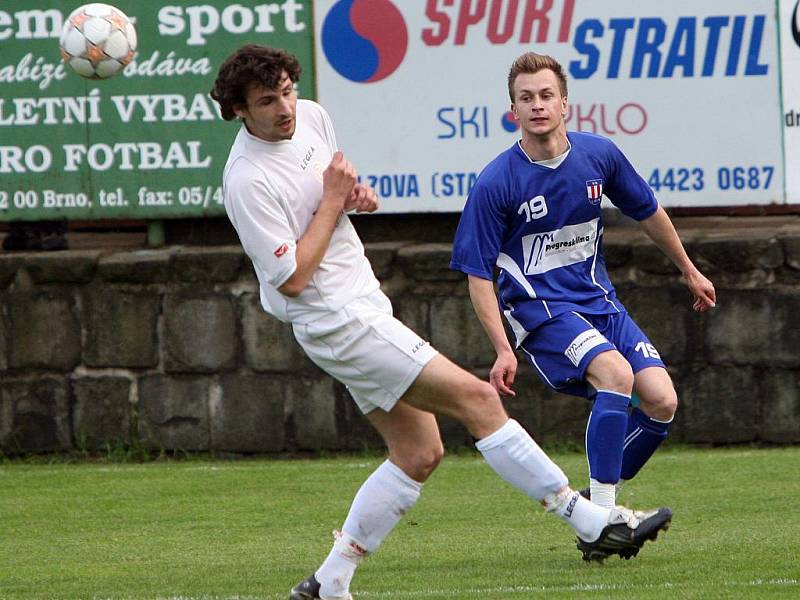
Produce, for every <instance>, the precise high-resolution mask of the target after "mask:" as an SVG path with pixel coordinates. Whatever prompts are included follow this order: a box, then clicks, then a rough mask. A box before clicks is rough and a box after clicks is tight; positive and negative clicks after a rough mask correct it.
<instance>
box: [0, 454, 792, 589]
mask: <svg viewBox="0 0 800 600" xmlns="http://www.w3.org/2000/svg"><path fill="white" fill-rule="evenodd" d="M554 458H555V459H556V460H557V462H558V463H559V464H561V465H562V467H563V468H564V469H565V471H566V472H567V474H568V475H569V476H570V477H571V479H573V480H574V481H575V482H576V483H580V482H582V481H584V479H585V471H586V463H585V460H584V458H583V457H582V456H581V455H580V454H574V453H568V454H562V453H559V454H556V455H554ZM380 461H381V459H380V458H341V459H319V460H293V461H270V460H257V461H256V460H253V461H241V462H215V461H195V460H189V461H183V462H174V461H173V462H169V461H158V462H152V463H146V464H135V465H128V464H123V465H119V464H55V465H30V464H24V463H17V462H7V463H5V464H2V465H0V598H4V599H12V598H13V599H18V598H19V599H22V598H26V599H28V598H30V599H33V598H35V599H50V598H53V599H55V598H58V599H70V600H72V599H81V598H91V599H95V598H96V599H101V598H102V599H106V598H108V599H115V600H121V599H130V600H134V599H135V600H140V599H142V600H144V599H148V600H149V599H153V600H155V599H173V598H175V599H177V598H182V599H185V600H199V599H208V600H211V599H222V598H230V599H233V598H238V599H240V600H245V599H253V600H255V599H261V600H273V599H274V600H285V598H286V597H287V591H288V588H289V587H290V586H291V585H292V584H293V583H295V582H296V581H297V580H299V579H301V578H303V577H305V576H306V575H308V573H310V572H311V571H313V570H314V569H315V568H316V567H317V566H318V564H319V563H320V562H321V560H322V559H323V558H324V556H325V555H326V554H327V552H328V549H329V547H330V544H331V541H332V540H331V537H330V533H331V530H333V529H334V528H337V527H339V526H340V524H341V522H342V520H343V518H344V516H345V514H346V512H347V509H348V507H349V504H350V500H351V499H352V497H353V495H354V493H355V492H356V490H357V489H358V487H359V485H360V484H361V482H362V481H363V479H364V478H365V477H366V476H367V475H368V474H369V473H370V471H371V470H372V469H373V468H374V467H376V466H377V465H378V464H379V463H380ZM798 465H800V448H797V447H793V448H774V449H751V448H745V449H741V448H739V449H722V450H716V449H674V448H673V449H669V448H668V449H665V450H663V451H661V452H660V453H659V455H658V456H657V457H656V460H654V461H653V462H652V464H651V465H648V468H647V469H646V470H645V471H644V472H643V473H642V474H641V475H640V476H639V478H637V480H636V481H635V482H632V483H630V484H629V485H628V487H627V488H626V489H625V490H623V493H622V496H621V499H622V500H623V501H625V502H626V503H628V504H629V505H632V506H634V507H650V506H655V505H657V504H666V505H668V506H670V507H671V508H673V510H674V512H675V518H674V521H673V526H672V528H671V529H670V531H669V532H667V533H666V535H663V536H661V537H660V538H659V540H658V542H657V543H655V544H651V543H648V544H647V545H646V546H645V548H644V549H643V550H642V552H641V554H640V555H639V557H637V558H636V559H634V560H631V561H622V560H618V559H609V560H608V561H606V563H605V564H603V565H597V564H586V563H583V562H582V561H581V560H580V554H579V553H578V551H577V550H576V549H575V544H574V541H573V536H572V535H571V533H570V531H569V529H568V528H567V527H566V526H565V525H564V524H563V523H561V522H560V521H559V520H558V519H555V518H553V517H551V516H549V515H545V514H544V513H543V511H542V510H541V509H540V508H539V507H538V506H536V505H534V504H533V503H532V502H530V501H528V500H527V499H526V498H524V497H523V496H522V495H520V494H518V493H517V492H516V491H515V490H513V489H512V488H510V487H509V486H507V485H506V484H504V483H502V482H500V481H499V480H498V479H497V478H496V477H495V476H494V474H493V473H492V471H491V470H490V469H489V468H488V467H487V466H486V465H485V464H484V463H483V461H482V460H481V459H480V458H479V457H477V456H458V457H449V458H448V459H446V460H445V461H444V463H443V464H442V466H441V467H440V468H439V470H438V471H437V472H436V474H435V475H434V476H433V477H432V478H431V480H430V481H429V482H428V484H427V485H426V486H425V490H424V492H423V495H422V498H421V500H420V502H419V503H418V504H417V506H416V507H415V508H414V509H413V510H412V511H411V512H410V513H409V514H408V516H407V518H406V519H405V520H403V521H402V522H401V523H400V525H399V526H398V527H397V529H396V530H395V531H394V532H393V533H392V535H391V536H390V537H389V538H388V539H387V540H386V542H385V543H384V545H383V547H382V548H381V550H380V552H378V553H377V554H376V555H375V556H372V557H370V558H369V559H368V560H367V561H366V562H365V563H364V564H363V566H362V567H361V568H360V569H359V571H358V573H357V574H356V578H355V580H354V584H353V589H354V591H355V592H357V593H356V600H358V599H359V598H361V599H363V600H371V599H376V600H378V599H381V600H382V599H386V600H391V599H395V598H397V599H408V600H416V599H440V598H455V599H465V600H466V599H482V600H484V599H498V600H499V599H511V600H516V599H523V598H547V599H548V600H549V599H552V598H556V599H559V598H564V599H566V598H570V599H571V598H594V599H605V598H631V599H636V600H638V599H649V598H670V599H674V598H702V599H709V598H720V599H723V598H724V599H728V598H737V599H738V598H769V599H775V598H800V510H798V508H797V507H798V499H799V498H800V478H799V477H798V473H800V469H798Z"/></svg>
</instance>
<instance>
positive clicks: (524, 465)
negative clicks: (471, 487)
mask: <svg viewBox="0 0 800 600" xmlns="http://www.w3.org/2000/svg"><path fill="white" fill-rule="evenodd" d="M403 399H404V400H405V401H406V402H408V403H409V404H411V405H413V406H416V407H418V408H420V409H422V410H425V411H430V412H434V413H437V414H442V415H446V416H449V417H452V418H455V419H457V420H459V421H460V422H461V423H462V424H463V425H464V426H465V427H466V428H467V429H468V430H469V432H470V433H471V434H472V435H473V437H475V438H478V442H477V443H476V447H477V448H478V450H479V451H480V452H481V453H482V454H483V456H484V458H485V459H486V462H487V463H488V464H489V466H490V467H492V469H494V470H495V472H496V473H497V474H498V475H500V477H502V478H503V479H504V480H505V481H507V482H508V483H510V484H511V485H513V486H514V487H516V488H517V489H518V490H520V491H521V492H523V493H524V494H526V495H527V496H529V497H530V498H532V499H534V500H536V501H538V502H540V503H542V505H543V506H544V507H545V509H546V510H548V511H550V512H554V513H555V514H556V515H558V516H559V517H561V518H562V519H563V520H564V521H565V522H566V523H568V524H569V525H570V526H571V527H572V528H573V529H574V530H575V532H576V533H577V534H578V536H579V537H580V538H581V539H583V540H587V541H593V540H597V539H598V538H599V537H600V535H601V533H602V532H603V530H604V529H605V528H606V527H607V525H608V523H609V518H610V511H608V510H607V509H603V508H601V507H598V506H595V505H593V504H592V503H591V502H587V501H586V499H585V498H583V497H581V496H580V495H579V494H578V493H577V492H574V491H573V490H572V489H570V488H569V486H568V482H567V478H566V476H565V475H564V473H563V472H562V471H561V469H560V468H559V467H558V466H557V465H556V464H555V463H554V462H553V461H552V460H551V459H550V458H549V457H548V456H547V455H546V454H545V453H544V452H543V451H542V449H541V448H540V447H539V446H538V445H537V444H536V442H535V441H534V440H533V438H531V436H530V435H529V434H528V432H527V431H525V430H524V429H523V428H522V426H520V424H519V423H517V421H515V420H513V419H509V418H508V415H507V414H506V412H505V409H504V408H503V406H502V403H501V402H500V397H499V396H498V395H497V392H496V391H495V389H494V388H493V387H492V386H491V385H490V384H489V383H487V382H485V381H481V380H479V379H478V378H477V377H475V376H474V375H471V374H470V373H468V372H467V371H465V370H464V369H461V368H460V367H458V366H457V365H455V364H454V363H452V362H451V361H450V360H448V359H447V358H445V357H444V356H442V355H438V356H436V357H435V358H434V359H433V360H431V361H430V363H428V365H426V367H425V368H424V369H423V371H422V373H420V376H419V377H418V378H417V380H416V381H415V382H414V384H413V385H412V386H411V388H409V391H408V393H407V394H406V395H405V396H404V397H403Z"/></svg>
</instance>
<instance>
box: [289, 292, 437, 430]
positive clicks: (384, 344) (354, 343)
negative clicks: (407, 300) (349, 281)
mask: <svg viewBox="0 0 800 600" xmlns="http://www.w3.org/2000/svg"><path fill="white" fill-rule="evenodd" d="M293 329H294V336H295V338H296V339H297V341H298V342H299V343H300V346H302V348H303V350H304V351H305V353H306V355H308V357H309V358H310V359H311V360H312V361H314V363H316V364H317V366H319V367H320V368H321V369H323V370H324V371H325V372H326V373H328V374H329V375H330V376H331V377H334V378H335V379H337V380H338V381H341V382H342V383H343V384H344V385H345V386H347V390H348V391H349V392H350V395H351V396H353V399H354V400H355V401H356V404H358V408H359V409H361V412H363V413H364V414H366V413H368V412H370V411H372V410H375V409H376V408H380V409H382V410H384V411H386V412H388V411H390V410H392V408H394V405H395V404H396V403H397V401H398V400H399V399H400V397H401V396H402V395H403V394H405V392H406V390H408V388H409V387H410V386H411V384H412V383H414V380H415V379H416V378H417V377H418V376H419V374H420V372H421V371H422V368H423V367H424V366H425V365H426V364H428V362H429V361H430V360H431V359H432V358H433V357H434V356H436V355H437V354H438V352H437V351H436V350H435V349H434V348H433V347H432V346H431V345H430V343H428V342H427V341H425V340H424V339H422V338H421V337H419V336H418V335H417V334H416V333H414V332H413V331H411V329H409V328H408V327H406V326H405V325H404V324H403V323H401V322H400V321H398V320H397V319H395V318H394V317H393V316H392V303H391V302H390V301H389V299H388V298H387V297H386V295H385V294H384V293H383V292H381V291H380V290H378V291H375V292H373V293H372V294H370V295H368V296H365V297H363V298H358V299H356V300H354V301H353V302H350V303H349V304H348V305H347V306H346V307H345V308H343V309H342V310H341V311H339V312H337V313H335V314H332V315H330V316H329V317H323V318H321V319H317V320H316V321H313V322H312V323H308V324H305V325H299V324H295V325H293Z"/></svg>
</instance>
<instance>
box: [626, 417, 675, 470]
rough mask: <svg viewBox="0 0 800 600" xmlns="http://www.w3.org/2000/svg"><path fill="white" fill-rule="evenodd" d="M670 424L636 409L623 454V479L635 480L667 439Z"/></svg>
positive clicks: (631, 418) (630, 423)
mask: <svg viewBox="0 0 800 600" xmlns="http://www.w3.org/2000/svg"><path fill="white" fill-rule="evenodd" d="M670 423H671V421H670V422H664V421H656V420H654V419H651V418H650V417H648V416H647V415H646V414H644V413H643V412H642V411H641V410H639V409H638V408H634V409H633V412H632V413H631V415H630V417H628V433H627V434H626V435H625V450H624V451H623V453H622V473H621V477H622V479H633V477H634V475H636V474H637V473H638V472H639V469H641V468H642V467H643V466H644V463H646V462H647V461H648V460H649V459H650V457H651V456H653V452H655V451H656V448H658V447H659V446H660V445H661V442H663V441H664V440H665V439H667V434H668V432H669V424H670Z"/></svg>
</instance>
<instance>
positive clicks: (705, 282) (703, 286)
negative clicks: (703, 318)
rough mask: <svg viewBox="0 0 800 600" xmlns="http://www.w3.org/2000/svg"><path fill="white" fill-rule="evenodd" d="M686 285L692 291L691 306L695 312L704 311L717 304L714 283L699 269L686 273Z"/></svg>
mask: <svg viewBox="0 0 800 600" xmlns="http://www.w3.org/2000/svg"><path fill="white" fill-rule="evenodd" d="M686 285H688V286H689V291H690V292H691V293H692V297H693V298H694V301H693V302H692V308H693V309H694V310H696V311H697V312H705V311H707V310H709V309H710V308H714V307H715V306H716V305H717V292H716V291H715V290H714V284H713V283H711V281H710V280H709V279H707V278H706V276H705V275H703V274H702V273H701V272H700V271H698V270H696V269H695V270H694V271H691V272H689V273H687V274H686Z"/></svg>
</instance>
